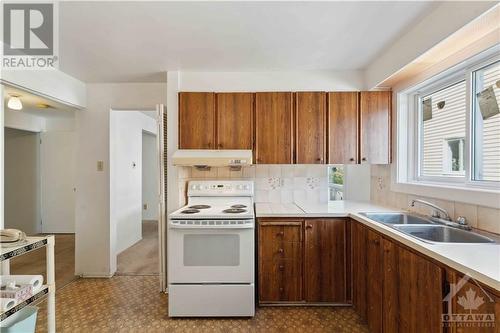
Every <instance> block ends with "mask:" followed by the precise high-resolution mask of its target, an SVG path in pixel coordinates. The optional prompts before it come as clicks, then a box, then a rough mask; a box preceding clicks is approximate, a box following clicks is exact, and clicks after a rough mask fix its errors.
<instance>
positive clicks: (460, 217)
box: [457, 216, 467, 225]
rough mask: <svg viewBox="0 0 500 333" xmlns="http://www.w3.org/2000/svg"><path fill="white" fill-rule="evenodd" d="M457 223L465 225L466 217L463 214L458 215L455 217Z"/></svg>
mask: <svg viewBox="0 0 500 333" xmlns="http://www.w3.org/2000/svg"><path fill="white" fill-rule="evenodd" d="M457 223H458V224H460V225H467V219H466V218H465V216H459V217H457Z"/></svg>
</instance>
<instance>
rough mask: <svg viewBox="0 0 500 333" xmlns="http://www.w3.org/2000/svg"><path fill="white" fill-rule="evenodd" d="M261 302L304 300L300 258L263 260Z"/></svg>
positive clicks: (260, 289) (260, 288) (261, 267)
mask: <svg viewBox="0 0 500 333" xmlns="http://www.w3.org/2000/svg"><path fill="white" fill-rule="evenodd" d="M260 277H261V278H260V287H259V291H260V295H259V296H260V297H259V298H260V301H261V302H298V301H301V300H302V264H301V261H300V260H292V259H278V260H263V261H261V265H260Z"/></svg>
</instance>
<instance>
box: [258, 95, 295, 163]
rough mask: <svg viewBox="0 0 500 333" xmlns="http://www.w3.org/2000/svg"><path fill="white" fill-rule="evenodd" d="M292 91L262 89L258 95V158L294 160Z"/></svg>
mask: <svg viewBox="0 0 500 333" xmlns="http://www.w3.org/2000/svg"><path fill="white" fill-rule="evenodd" d="M292 104H293V103H292V93H291V92H260V93H257V94H256V96H255V161H256V163H257V164H292V163H293V158H292V156H293V149H292V148H293V131H292V128H293V116H292Z"/></svg>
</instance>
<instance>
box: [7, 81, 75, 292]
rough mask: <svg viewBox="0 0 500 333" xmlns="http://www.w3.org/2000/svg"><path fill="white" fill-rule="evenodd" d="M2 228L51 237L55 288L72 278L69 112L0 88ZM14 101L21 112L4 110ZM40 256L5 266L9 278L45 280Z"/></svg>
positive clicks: (72, 134) (38, 98) (72, 114)
mask: <svg viewBox="0 0 500 333" xmlns="http://www.w3.org/2000/svg"><path fill="white" fill-rule="evenodd" d="M3 88H4V95H3V102H4V106H5V113H4V117H5V121H4V124H3V126H4V144H5V150H4V157H5V158H4V163H5V175H4V176H5V188H4V189H5V196H4V197H5V199H4V204H5V209H4V211H5V215H4V216H5V219H4V227H5V228H11V229H19V230H21V231H23V232H25V233H26V234H27V235H29V236H33V235H43V234H55V238H56V243H55V261H56V286H57V288H61V287H62V286H64V285H66V284H68V283H69V282H71V281H73V280H75V279H76V276H75V188H74V174H75V163H74V161H75V158H74V157H75V151H74V150H75V147H74V137H75V110H74V109H72V108H71V107H68V106H66V105H62V104H60V103H57V102H55V101H51V100H49V99H47V98H45V97H41V96H37V95H34V94H32V93H29V92H26V91H23V90H21V89H18V88H13V87H8V86H4V87H3ZM11 96H18V98H19V99H20V100H21V103H22V107H21V109H19V110H14V109H9V108H8V107H7V105H8V100H9V98H10V97H11ZM45 260H46V258H45V250H44V249H40V250H35V251H33V254H32V255H30V256H20V257H17V258H15V259H13V260H10V263H9V264H10V267H9V271H10V274H42V275H44V274H45V269H46V265H45Z"/></svg>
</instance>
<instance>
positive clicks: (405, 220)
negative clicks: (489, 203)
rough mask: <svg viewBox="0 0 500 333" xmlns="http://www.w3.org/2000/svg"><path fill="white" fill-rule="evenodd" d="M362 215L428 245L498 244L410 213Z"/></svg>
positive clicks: (471, 232) (489, 239)
mask: <svg viewBox="0 0 500 333" xmlns="http://www.w3.org/2000/svg"><path fill="white" fill-rule="evenodd" d="M360 215H363V216H365V217H367V218H369V219H370V220H373V221H376V222H379V223H382V224H384V225H387V226H389V227H391V228H393V229H396V230H398V231H401V232H403V233H405V234H407V235H409V236H412V237H414V238H417V239H419V240H421V241H424V242H428V243H474V244H475V243H496V241H495V240H493V239H491V238H489V237H486V236H483V235H480V234H478V233H475V232H473V231H468V230H462V229H458V228H455V227H450V226H446V225H442V224H439V223H435V222H433V221H432V220H431V219H428V218H426V217H424V216H417V215H413V214H409V213H360Z"/></svg>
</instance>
